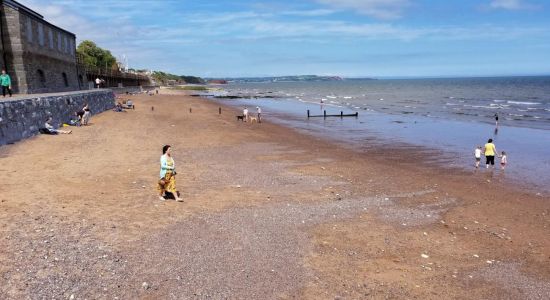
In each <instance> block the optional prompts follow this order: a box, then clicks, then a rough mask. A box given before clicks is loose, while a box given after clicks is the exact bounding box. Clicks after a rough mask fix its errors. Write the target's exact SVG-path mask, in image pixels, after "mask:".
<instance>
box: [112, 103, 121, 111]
mask: <svg viewBox="0 0 550 300" xmlns="http://www.w3.org/2000/svg"><path fill="white" fill-rule="evenodd" d="M113 111H116V112H122V103H120V102H117V104H116V105H115V108H113Z"/></svg>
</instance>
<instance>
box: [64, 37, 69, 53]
mask: <svg viewBox="0 0 550 300" xmlns="http://www.w3.org/2000/svg"><path fill="white" fill-rule="evenodd" d="M63 42H65V49H63V53H69V40H68V39H67V37H66V36H64V37H63Z"/></svg>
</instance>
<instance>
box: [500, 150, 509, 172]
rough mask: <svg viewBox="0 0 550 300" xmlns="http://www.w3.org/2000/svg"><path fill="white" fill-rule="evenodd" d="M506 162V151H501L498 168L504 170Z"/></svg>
mask: <svg viewBox="0 0 550 300" xmlns="http://www.w3.org/2000/svg"><path fill="white" fill-rule="evenodd" d="M507 163H508V159H507V158H506V152H504V151H502V152H501V154H500V169H501V170H504V169H505V168H506V164H507Z"/></svg>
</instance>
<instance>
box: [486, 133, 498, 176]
mask: <svg viewBox="0 0 550 300" xmlns="http://www.w3.org/2000/svg"><path fill="white" fill-rule="evenodd" d="M483 153H484V154H485V167H486V168H487V169H488V168H489V165H491V167H492V168H494V167H495V154H496V153H497V148H496V146H495V144H493V139H489V140H488V141H487V144H485V147H483Z"/></svg>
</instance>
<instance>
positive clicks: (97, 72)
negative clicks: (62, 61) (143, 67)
mask: <svg viewBox="0 0 550 300" xmlns="http://www.w3.org/2000/svg"><path fill="white" fill-rule="evenodd" d="M76 65H77V68H78V70H79V73H80V74H86V77H87V80H88V81H94V80H95V78H100V79H102V80H103V81H104V84H105V86H106V87H116V86H118V84H119V83H122V84H123V85H148V84H149V82H150V79H149V76H147V75H144V74H137V73H130V72H122V71H120V70H119V69H116V68H109V67H106V68H99V67H96V66H91V65H88V64H86V63H85V62H84V58H83V57H82V55H81V54H78V53H77V55H76Z"/></svg>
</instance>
